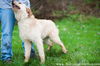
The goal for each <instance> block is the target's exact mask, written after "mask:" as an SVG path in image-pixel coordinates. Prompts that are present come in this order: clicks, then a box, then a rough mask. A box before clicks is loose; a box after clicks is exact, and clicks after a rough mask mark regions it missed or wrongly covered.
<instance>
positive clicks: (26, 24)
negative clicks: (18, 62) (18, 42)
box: [13, 1, 67, 63]
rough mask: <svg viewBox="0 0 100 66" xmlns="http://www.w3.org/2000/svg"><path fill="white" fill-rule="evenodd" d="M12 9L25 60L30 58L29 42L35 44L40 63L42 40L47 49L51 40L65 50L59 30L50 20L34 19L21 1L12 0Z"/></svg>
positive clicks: (43, 55) (43, 60) (43, 56)
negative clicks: (22, 44)
mask: <svg viewBox="0 0 100 66" xmlns="http://www.w3.org/2000/svg"><path fill="white" fill-rule="evenodd" d="M13 10H14V14H15V18H16V19H17V21H18V27H19V33H20V37H21V39H22V41H24V42H25V60H24V61H25V62H28V60H29V58H30V51H31V42H34V43H35V44H36V46H37V49H38V53H39V56H40V60H41V63H44V62H45V54H44V48H43V40H44V39H45V38H46V40H44V41H46V43H47V44H48V45H49V47H48V50H49V49H50V48H51V46H52V42H51V40H52V41H53V42H55V43H56V44H58V45H60V46H61V48H62V51H63V52H64V53H66V52H67V50H66V48H65V46H64V44H63V43H62V41H61V40H60V38H59V35H58V34H59V32H58V29H57V27H56V25H55V24H54V22H53V21H51V20H46V19H36V18H35V17H34V15H32V12H31V10H30V9H29V8H26V6H25V5H24V4H22V3H19V2H16V1H14V2H13Z"/></svg>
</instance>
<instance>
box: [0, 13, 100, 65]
mask: <svg viewBox="0 0 100 66" xmlns="http://www.w3.org/2000/svg"><path fill="white" fill-rule="evenodd" d="M55 23H56V25H57V27H58V28H59V31H60V37H61V40H62V41H63V43H64V45H65V46H66V48H67V49H68V53H67V54H63V53H62V52H61V48H60V47H59V46H58V45H56V44H55V45H54V46H53V48H52V49H51V51H47V46H45V54H46V62H45V64H43V65H42V66H62V65H63V66H65V65H68V64H78V65H80V66H81V65H82V64H98V63H100V18H96V17H92V16H84V15H71V16H69V17H67V18H64V19H61V20H55ZM35 51H36V54H37V50H36V46H35ZM13 54H14V55H13V61H14V62H13V63H11V64H3V63H2V62H0V66H1V65H2V66H23V65H25V66H33V65H34V66H40V65H41V64H40V63H39V62H40V61H39V59H38V58H35V59H31V60H30V62H29V63H27V64H24V58H23V56H24V53H23V49H22V47H21V40H20V38H19V35H18V27H17V26H15V29H14V32H13ZM99 65H100V64H99ZM76 66H77V65H76ZM86 66H87V65H86ZM90 66H91V65H90Z"/></svg>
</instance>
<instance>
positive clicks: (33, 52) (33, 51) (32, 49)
mask: <svg viewBox="0 0 100 66" xmlns="http://www.w3.org/2000/svg"><path fill="white" fill-rule="evenodd" d="M22 48H23V49H24V52H25V48H24V42H22ZM34 56H35V50H34V45H33V44H32V47H31V54H30V57H34Z"/></svg>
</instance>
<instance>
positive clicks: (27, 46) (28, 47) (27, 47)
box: [24, 40, 31, 62]
mask: <svg viewBox="0 0 100 66" xmlns="http://www.w3.org/2000/svg"><path fill="white" fill-rule="evenodd" d="M24 43H25V44H24V46H25V60H24V62H28V61H29V58H30V51H31V43H30V42H29V41H27V40H26V41H25V42H24Z"/></svg>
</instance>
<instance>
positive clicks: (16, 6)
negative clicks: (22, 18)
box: [12, 1, 20, 9]
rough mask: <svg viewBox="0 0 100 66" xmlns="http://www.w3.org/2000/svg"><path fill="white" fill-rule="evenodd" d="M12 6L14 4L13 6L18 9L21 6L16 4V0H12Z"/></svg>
mask: <svg viewBox="0 0 100 66" xmlns="http://www.w3.org/2000/svg"><path fill="white" fill-rule="evenodd" d="M12 6H13V8H18V9H20V7H19V6H18V5H16V4H15V3H14V1H12Z"/></svg>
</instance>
